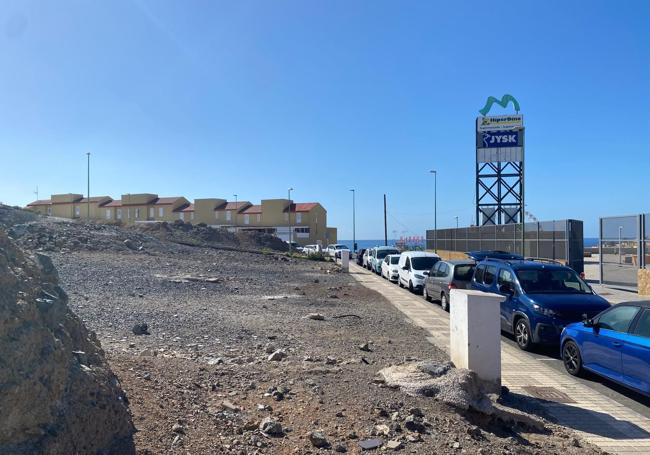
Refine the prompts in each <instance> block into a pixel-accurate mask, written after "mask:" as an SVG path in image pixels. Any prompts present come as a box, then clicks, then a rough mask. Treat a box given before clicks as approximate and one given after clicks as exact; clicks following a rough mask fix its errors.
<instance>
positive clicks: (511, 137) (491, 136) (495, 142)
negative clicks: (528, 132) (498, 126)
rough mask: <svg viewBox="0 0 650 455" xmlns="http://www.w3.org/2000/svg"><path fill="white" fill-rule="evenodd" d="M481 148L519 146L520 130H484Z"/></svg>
mask: <svg viewBox="0 0 650 455" xmlns="http://www.w3.org/2000/svg"><path fill="white" fill-rule="evenodd" d="M480 135H481V143H480V144H479V148H496V147H517V146H518V145H519V131H483V132H481V133H480Z"/></svg>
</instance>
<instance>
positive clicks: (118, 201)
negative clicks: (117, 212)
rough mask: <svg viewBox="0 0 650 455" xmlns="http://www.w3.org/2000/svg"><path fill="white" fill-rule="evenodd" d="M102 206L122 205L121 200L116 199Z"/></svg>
mask: <svg viewBox="0 0 650 455" xmlns="http://www.w3.org/2000/svg"><path fill="white" fill-rule="evenodd" d="M104 207H122V200H121V199H117V200H113V201H111V202H109V203H108V204H105V205H104Z"/></svg>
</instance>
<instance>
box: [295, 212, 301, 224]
mask: <svg viewBox="0 0 650 455" xmlns="http://www.w3.org/2000/svg"><path fill="white" fill-rule="evenodd" d="M300 223H302V213H296V224H300Z"/></svg>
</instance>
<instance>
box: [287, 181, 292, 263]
mask: <svg viewBox="0 0 650 455" xmlns="http://www.w3.org/2000/svg"><path fill="white" fill-rule="evenodd" d="M292 191H293V188H289V189H288V190H287V194H288V198H287V199H289V254H291V249H292V245H291V242H293V235H292V232H291V206H292V205H293V203H292V202H291V192H292Z"/></svg>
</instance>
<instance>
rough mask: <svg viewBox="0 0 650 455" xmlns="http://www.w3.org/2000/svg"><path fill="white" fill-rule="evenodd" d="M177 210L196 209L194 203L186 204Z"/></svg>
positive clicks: (188, 210) (190, 210) (189, 210)
mask: <svg viewBox="0 0 650 455" xmlns="http://www.w3.org/2000/svg"><path fill="white" fill-rule="evenodd" d="M174 211H175V212H193V211H194V204H185V205H183V206H181V207H179V208H177V209H176V210H174Z"/></svg>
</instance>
